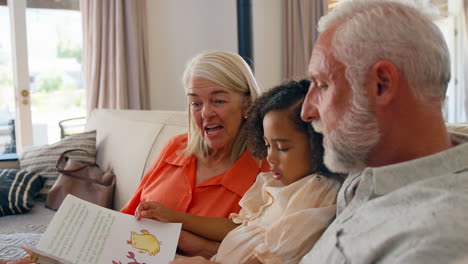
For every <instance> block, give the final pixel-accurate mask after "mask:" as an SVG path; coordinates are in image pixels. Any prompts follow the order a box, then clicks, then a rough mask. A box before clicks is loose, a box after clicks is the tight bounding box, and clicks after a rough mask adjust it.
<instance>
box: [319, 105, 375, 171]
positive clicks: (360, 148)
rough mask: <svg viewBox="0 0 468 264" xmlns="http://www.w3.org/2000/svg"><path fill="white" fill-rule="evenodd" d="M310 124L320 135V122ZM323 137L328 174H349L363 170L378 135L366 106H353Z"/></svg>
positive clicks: (371, 115) (372, 115)
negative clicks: (332, 172)
mask: <svg viewBox="0 0 468 264" xmlns="http://www.w3.org/2000/svg"><path fill="white" fill-rule="evenodd" d="M312 123H313V126H314V129H316V131H323V130H322V126H321V123H320V122H319V121H314V122H312ZM322 133H323V132H322ZM325 137H326V141H327V144H326V145H324V149H325V154H324V158H323V160H324V163H325V165H326V166H327V167H328V169H330V170H331V171H334V172H339V173H349V172H352V171H357V170H361V169H364V168H365V167H366V165H367V160H368V156H369V153H370V152H371V151H372V149H373V148H374V147H375V145H377V143H378V141H379V139H380V133H379V132H378V124H377V120H376V118H375V115H374V114H373V113H372V112H371V111H370V109H369V107H368V106H367V104H366V103H364V104H359V103H356V102H353V104H352V106H351V109H350V110H349V111H348V112H347V113H346V114H345V116H344V117H343V119H342V120H341V121H340V122H339V123H338V125H337V127H336V128H335V129H334V130H333V131H332V132H331V133H330V134H328V135H325Z"/></svg>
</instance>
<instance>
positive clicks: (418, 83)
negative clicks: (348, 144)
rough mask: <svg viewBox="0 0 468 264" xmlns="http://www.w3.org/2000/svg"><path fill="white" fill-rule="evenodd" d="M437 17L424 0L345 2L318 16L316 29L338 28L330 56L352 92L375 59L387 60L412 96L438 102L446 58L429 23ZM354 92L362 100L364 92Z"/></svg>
mask: <svg viewBox="0 0 468 264" xmlns="http://www.w3.org/2000/svg"><path fill="white" fill-rule="evenodd" d="M436 15H437V12H436V9H435V8H431V6H430V5H429V2H428V1H427V0H425V1H423V0H419V1H417V0H414V1H408V0H406V1H400V2H398V1H395V0H393V1H392V0H350V1H342V2H341V3H340V4H339V5H338V6H337V7H336V8H335V9H334V10H333V11H332V12H330V13H329V14H327V15H326V16H324V17H322V18H321V19H320V21H319V24H318V29H319V32H323V31H325V30H327V29H328V28H329V27H331V26H333V25H337V28H336V32H335V33H334V36H333V39H332V52H333V55H334V56H335V58H336V59H337V60H338V61H340V62H341V63H343V64H344V65H345V66H346V78H347V80H348V81H349V82H350V84H351V86H352V88H353V89H354V88H358V87H361V86H362V85H363V83H364V80H365V78H366V77H367V74H368V71H369V70H370V68H371V67H372V66H373V65H374V64H375V63H376V62H377V61H378V60H388V61H390V62H391V63H393V64H394V65H395V66H396V67H397V68H398V69H399V71H400V72H401V73H402V74H403V76H404V78H405V79H406V80H407V81H408V83H409V86H410V87H411V89H412V92H413V94H414V95H415V96H416V97H417V98H419V99H421V100H424V99H429V98H434V97H436V98H440V100H441V101H443V100H444V98H445V93H446V90H447V85H448V82H449V80H450V59H449V52H448V48H447V45H446V43H445V41H444V38H443V36H442V33H441V32H440V30H439V29H438V28H437V26H436V25H435V24H434V23H432V21H431V18H434V17H435V16H436ZM353 94H354V95H355V96H363V95H364V90H363V89H360V90H357V91H356V90H355V91H354V93H353ZM360 101H362V100H360Z"/></svg>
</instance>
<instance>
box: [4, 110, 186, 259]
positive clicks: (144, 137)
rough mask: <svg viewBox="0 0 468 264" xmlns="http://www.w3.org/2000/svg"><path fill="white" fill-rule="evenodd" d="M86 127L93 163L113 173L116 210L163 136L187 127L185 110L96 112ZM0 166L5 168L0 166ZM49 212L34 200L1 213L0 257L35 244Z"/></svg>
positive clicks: (169, 135) (142, 171) (43, 229)
mask: <svg viewBox="0 0 468 264" xmlns="http://www.w3.org/2000/svg"><path fill="white" fill-rule="evenodd" d="M86 130H87V131H91V130H96V131H97V138H96V147H97V164H99V165H100V166H101V168H103V169H107V168H112V169H113V171H114V173H115V175H116V179H117V180H116V189H115V196H114V209H115V210H119V209H120V208H122V207H123V206H124V205H125V203H126V202H127V201H128V200H129V199H130V197H131V196H132V194H133V192H134V191H135V189H136V188H137V186H138V183H139V181H140V179H141V177H142V176H143V175H144V173H145V172H146V170H147V169H148V168H149V166H151V164H152V162H153V161H154V159H155V157H156V155H157V154H158V153H159V151H160V150H161V148H162V147H163V146H164V144H165V143H166V142H167V141H168V139H169V138H171V137H173V136H175V135H177V134H181V133H184V132H186V131H187V113H186V112H185V111H160V110H150V111H143V110H95V111H93V112H92V113H91V115H90V117H89V118H88V121H87V124H86ZM9 166H10V167H11V163H9ZM0 168H4V167H2V166H1V164H0ZM54 213H55V212H54V211H52V210H50V209H47V208H45V206H44V204H43V203H41V202H38V203H36V205H35V207H34V208H33V209H32V210H31V211H30V212H28V213H26V214H22V215H12V216H4V217H0V259H1V258H15V257H18V256H20V255H22V254H24V253H23V252H22V250H20V249H19V248H17V245H20V244H28V245H35V243H37V241H38V239H39V238H40V234H41V233H43V232H45V229H46V227H47V224H48V223H49V222H50V220H51V219H52V217H53V215H54Z"/></svg>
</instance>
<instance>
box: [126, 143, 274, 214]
mask: <svg viewBox="0 0 468 264" xmlns="http://www.w3.org/2000/svg"><path fill="white" fill-rule="evenodd" d="M186 144H187V134H182V135H178V136H175V137H173V138H172V139H170V140H169V142H168V143H167V144H166V145H165V146H164V148H163V149H162V150H161V152H160V154H159V157H158V158H157V159H156V161H155V162H154V163H153V165H151V167H150V168H149V170H148V172H147V173H146V174H145V176H144V177H143V179H142V181H141V182H140V185H139V186H138V188H137V190H136V192H135V194H134V195H133V197H132V198H131V199H130V201H129V202H128V203H127V204H126V205H125V206H124V208H122V210H121V212H123V213H127V214H134V213H135V210H136V208H137V207H138V205H139V204H140V202H144V201H158V202H160V203H162V204H163V205H165V206H167V207H169V208H171V209H174V210H177V211H180V212H186V213H190V214H194V215H200V216H209V217H229V215H230V214H231V213H238V212H239V210H240V206H239V201H240V199H241V198H242V196H244V193H245V192H246V191H247V190H248V189H249V188H250V186H252V184H253V183H254V182H255V180H256V177H257V175H258V174H259V173H260V172H265V171H268V170H269V166H268V163H267V162H266V161H263V162H262V167H261V168H259V166H258V162H257V161H256V160H255V159H254V158H253V157H252V155H251V154H250V152H248V151H245V152H244V154H242V156H241V157H240V158H239V160H237V162H236V163H235V164H234V165H233V166H232V167H231V168H230V169H229V170H227V171H225V172H224V173H222V174H219V175H217V176H214V177H212V178H210V179H208V180H206V181H203V182H201V183H200V184H198V185H195V172H196V164H197V162H196V157H195V156H194V155H192V156H190V157H186V156H185V155H184V154H183V153H182V152H181V151H182V150H183V149H184V148H185V146H186Z"/></svg>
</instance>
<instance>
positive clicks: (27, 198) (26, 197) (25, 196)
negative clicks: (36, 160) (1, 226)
mask: <svg viewBox="0 0 468 264" xmlns="http://www.w3.org/2000/svg"><path fill="white" fill-rule="evenodd" d="M43 183H44V179H43V178H42V177H41V176H40V175H39V174H37V173H34V172H29V171H26V170H13V169H10V170H0V216H4V215H13V214H22V213H26V212H28V211H29V210H31V209H32V207H33V206H34V197H35V196H36V194H37V193H38V192H39V190H40V189H41V187H42V184H43Z"/></svg>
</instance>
